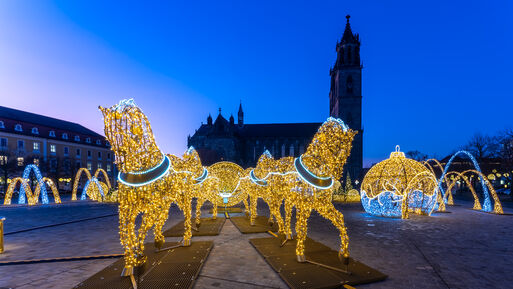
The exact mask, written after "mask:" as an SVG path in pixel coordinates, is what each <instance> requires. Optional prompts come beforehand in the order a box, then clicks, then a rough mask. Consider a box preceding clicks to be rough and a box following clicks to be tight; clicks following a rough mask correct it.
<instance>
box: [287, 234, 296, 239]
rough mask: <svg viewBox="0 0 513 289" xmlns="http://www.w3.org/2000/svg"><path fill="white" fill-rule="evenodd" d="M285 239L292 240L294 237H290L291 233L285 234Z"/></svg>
mask: <svg viewBox="0 0 513 289" xmlns="http://www.w3.org/2000/svg"><path fill="white" fill-rule="evenodd" d="M285 239H286V240H293V239H294V238H292V235H291V234H285Z"/></svg>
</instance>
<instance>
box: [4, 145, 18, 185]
mask: <svg viewBox="0 0 513 289" xmlns="http://www.w3.org/2000/svg"><path fill="white" fill-rule="evenodd" d="M17 169H18V168H17V165H16V158H15V157H13V154H12V153H11V152H9V151H2V152H0V172H1V176H2V179H3V187H4V190H3V191H4V193H5V192H7V186H8V184H7V179H8V178H9V176H11V175H13V174H14V173H15V172H16V170H17Z"/></svg>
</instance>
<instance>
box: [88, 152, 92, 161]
mask: <svg viewBox="0 0 513 289" xmlns="http://www.w3.org/2000/svg"><path fill="white" fill-rule="evenodd" d="M92 156H93V153H92V152H91V151H87V158H88V159H90V158H91V157H92Z"/></svg>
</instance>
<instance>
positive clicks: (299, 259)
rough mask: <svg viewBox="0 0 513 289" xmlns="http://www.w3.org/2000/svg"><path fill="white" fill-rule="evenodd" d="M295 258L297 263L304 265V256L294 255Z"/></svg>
mask: <svg viewBox="0 0 513 289" xmlns="http://www.w3.org/2000/svg"><path fill="white" fill-rule="evenodd" d="M296 258H297V261H298V262H299V263H305V262H306V257H305V255H296Z"/></svg>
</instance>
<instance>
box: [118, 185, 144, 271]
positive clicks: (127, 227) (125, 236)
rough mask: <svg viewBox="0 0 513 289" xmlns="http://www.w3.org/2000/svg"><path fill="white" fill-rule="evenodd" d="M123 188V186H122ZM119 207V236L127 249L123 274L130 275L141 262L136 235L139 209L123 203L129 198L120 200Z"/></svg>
mask: <svg viewBox="0 0 513 289" xmlns="http://www.w3.org/2000/svg"><path fill="white" fill-rule="evenodd" d="M120 190H121V188H120ZM120 201H121V202H120V209H119V237H120V240H121V245H122V246H123V248H124V250H125V267H124V268H123V272H122V273H121V276H129V275H133V274H134V268H135V267H137V266H138V265H140V264H139V262H138V261H142V260H140V259H139V260H138V256H137V240H136V235H135V219H136V217H137V210H136V209H130V208H129V207H127V206H124V205H123V204H124V203H126V201H127V200H120Z"/></svg>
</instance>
